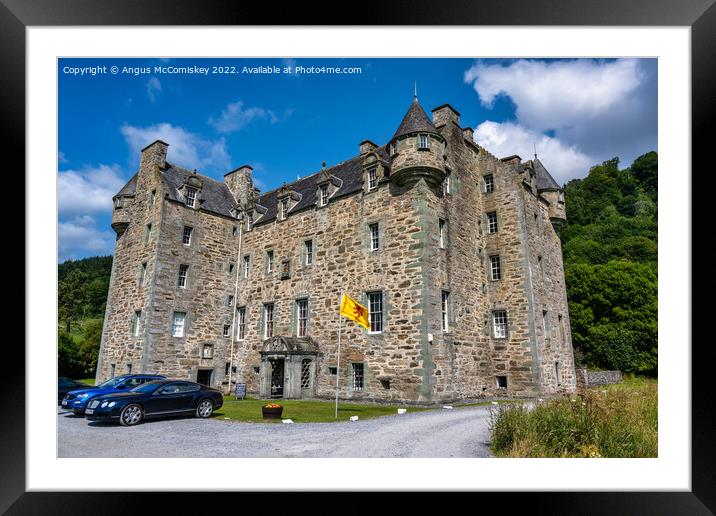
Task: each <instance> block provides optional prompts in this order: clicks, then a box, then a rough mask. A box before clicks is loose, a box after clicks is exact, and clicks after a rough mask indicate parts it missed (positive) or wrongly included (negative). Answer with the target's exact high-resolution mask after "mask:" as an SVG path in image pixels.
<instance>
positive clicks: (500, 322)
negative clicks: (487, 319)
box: [492, 310, 507, 339]
mask: <svg viewBox="0 0 716 516" xmlns="http://www.w3.org/2000/svg"><path fill="white" fill-rule="evenodd" d="M492 336H493V337H494V338H496V339H505V338H507V312H506V311H505V310H495V311H494V312H492Z"/></svg>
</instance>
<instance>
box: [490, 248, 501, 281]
mask: <svg viewBox="0 0 716 516" xmlns="http://www.w3.org/2000/svg"><path fill="white" fill-rule="evenodd" d="M490 278H491V279H493V280H499V279H502V265H501V264H500V255H499V254H496V255H493V256H490Z"/></svg>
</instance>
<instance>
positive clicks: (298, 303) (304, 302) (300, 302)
mask: <svg viewBox="0 0 716 516" xmlns="http://www.w3.org/2000/svg"><path fill="white" fill-rule="evenodd" d="M294 306H295V319H296V320H295V325H294V326H295V331H294V332H293V333H295V335H296V337H306V336H308V334H309V328H310V320H311V308H310V303H309V300H308V296H302V297H299V298H296V300H295V301H294ZM302 306H303V309H304V311H305V320H304V327H303V333H301V320H302V317H301V308H302Z"/></svg>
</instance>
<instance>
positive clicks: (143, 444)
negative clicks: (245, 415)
mask: <svg viewBox="0 0 716 516" xmlns="http://www.w3.org/2000/svg"><path fill="white" fill-rule="evenodd" d="M408 410H409V409H408ZM489 414H490V407H489V406H480V407H464V408H455V409H452V410H448V409H436V410H429V411H425V412H415V413H410V412H409V411H408V413H407V414H402V415H396V416H385V417H379V418H375V419H367V420H364V421H355V422H350V421H346V422H340V423H302V424H298V423H295V424H292V425H287V424H260V423H237V422H234V421H224V420H220V419H208V420H204V419H195V418H173V419H160V420H153V421H152V420H149V421H147V422H145V423H142V424H141V425H138V426H134V427H122V426H119V425H113V424H108V423H97V422H88V421H87V420H85V419H84V418H81V417H76V416H75V415H74V414H72V413H71V412H65V411H63V410H62V409H59V408H58V426H59V429H58V456H59V457H443V458H448V457H490V456H491V455H490V452H489V448H488V442H489V435H490V432H489V430H488V420H489ZM219 417H220V416H219Z"/></svg>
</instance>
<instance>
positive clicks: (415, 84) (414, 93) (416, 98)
mask: <svg viewBox="0 0 716 516" xmlns="http://www.w3.org/2000/svg"><path fill="white" fill-rule="evenodd" d="M413 100H418V81H413Z"/></svg>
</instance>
